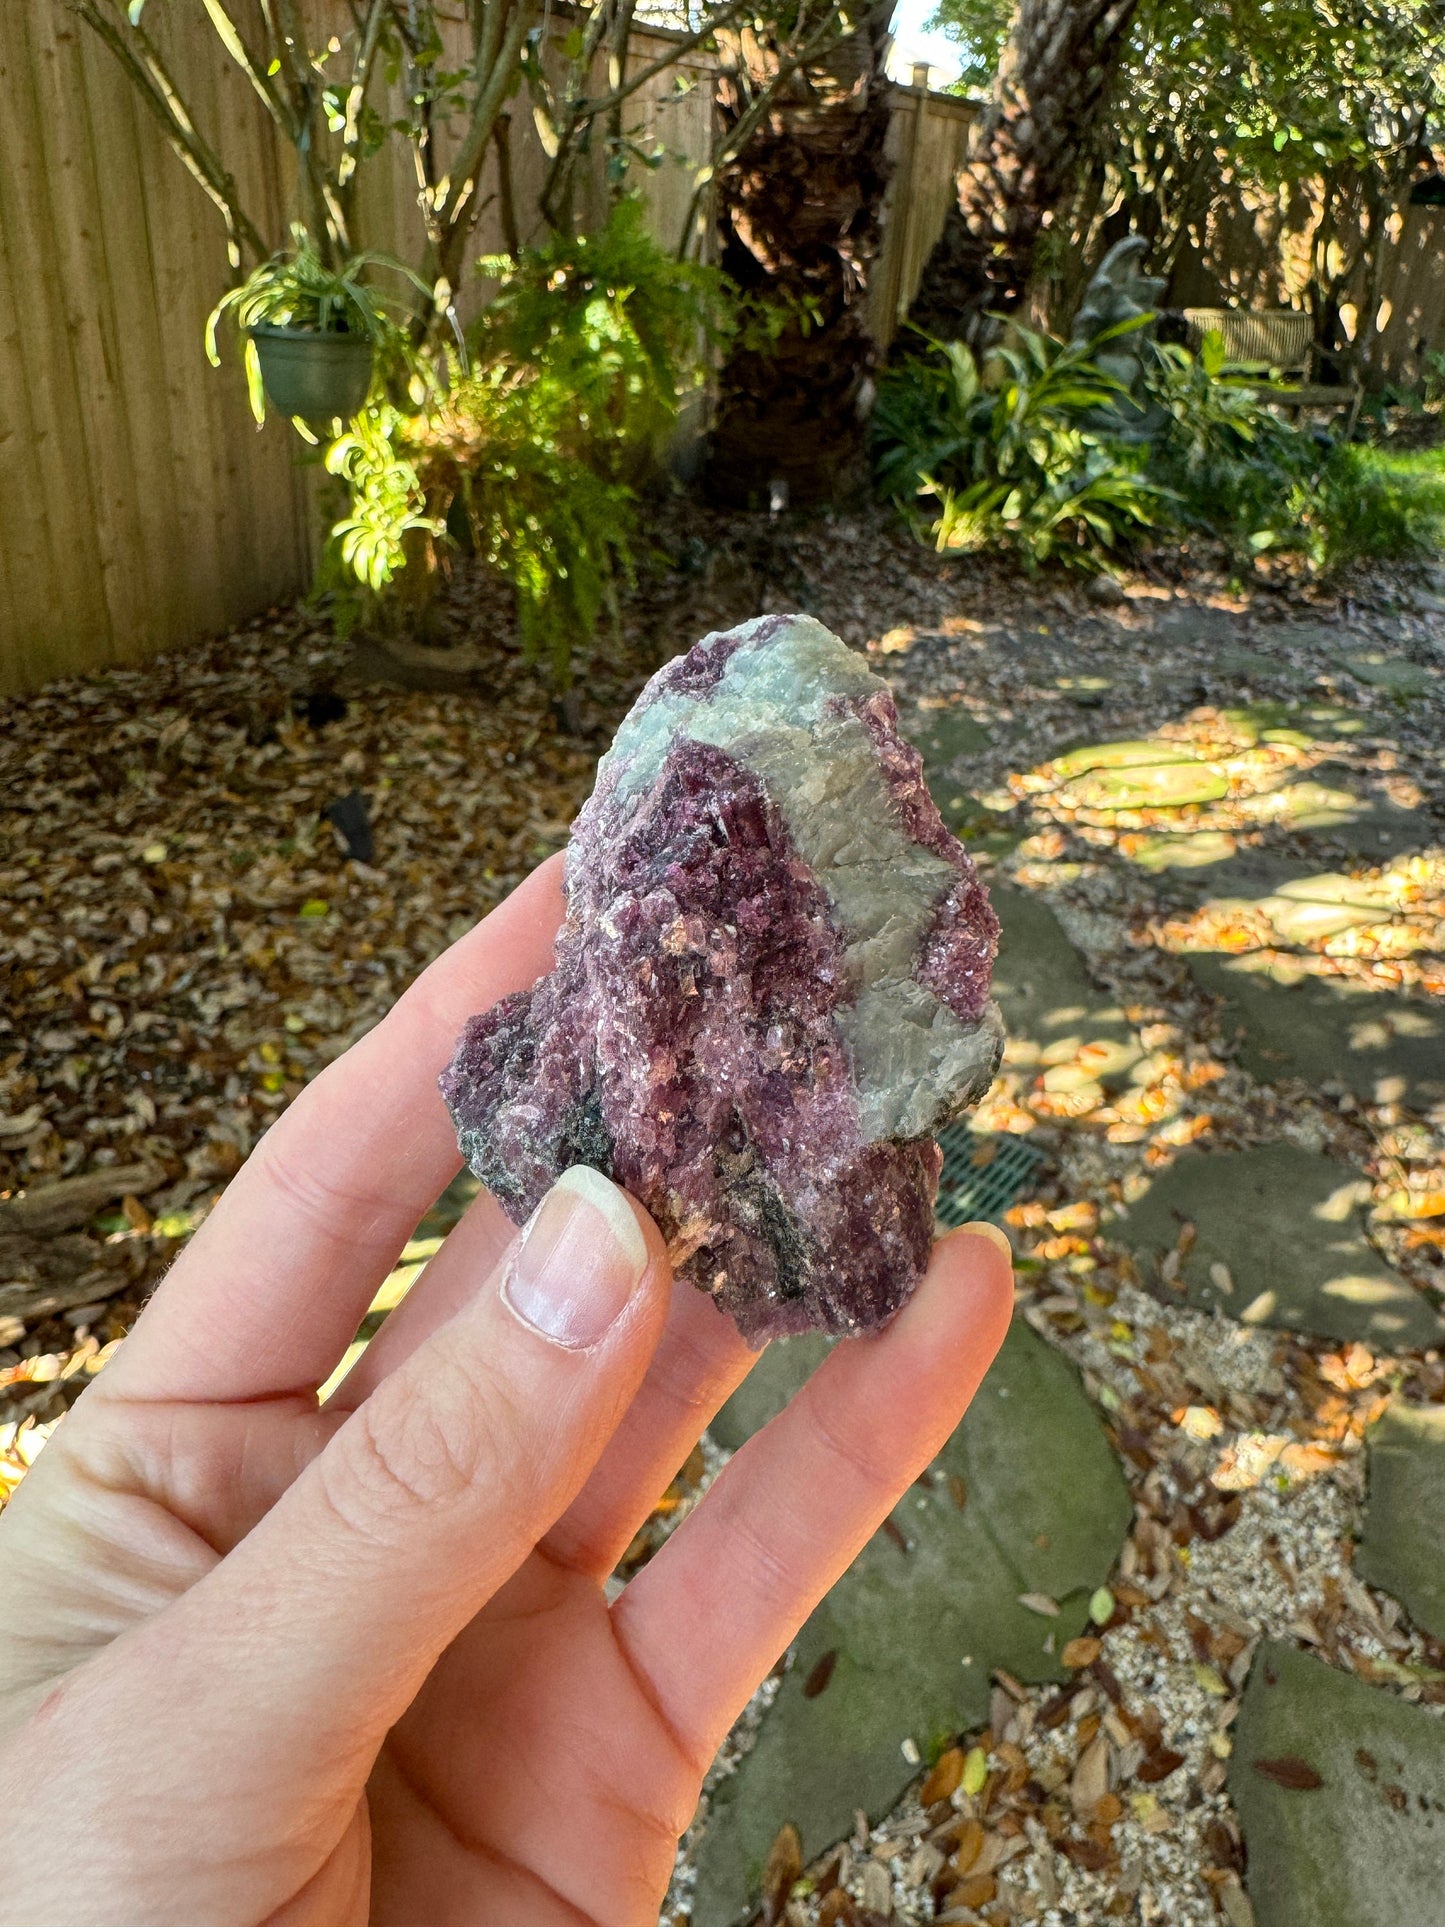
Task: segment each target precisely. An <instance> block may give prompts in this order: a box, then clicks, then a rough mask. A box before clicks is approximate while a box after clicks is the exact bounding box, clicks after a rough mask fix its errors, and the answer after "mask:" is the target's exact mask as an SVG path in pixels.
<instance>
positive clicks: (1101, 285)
mask: <svg viewBox="0 0 1445 1927" xmlns="http://www.w3.org/2000/svg"><path fill="white" fill-rule="evenodd" d="M1148 246H1149V243H1148V242H1147V241H1146V240H1145V238H1144V236H1143V235H1142V234H1130V235H1126V236H1125V238H1124V239H1123V240H1122V241H1117V242H1115V244H1114V246H1113V247H1112V248H1110V250H1109V252H1108V253H1107V254H1106V255H1105V256H1104V259H1103V260H1102V261H1101V262H1100V264H1099V267H1098V269H1097V270H1096V272H1095V274H1094V277H1093V279H1092V280H1091V281H1090V283H1089V285H1088V287H1087V288H1086V289H1085V291H1084V299H1083V301H1082V303H1081V304H1080V306H1079V312H1078V313H1077V314H1076V315H1075V316H1074V325H1073V327H1072V328H1071V329H1070V330H1069V341H1070V345H1071V346H1074V347H1086V346H1087V345H1088V343H1089V342H1091V341H1095V340H1097V339H1098V337H1099V336H1100V335H1101V334H1103V333H1105V332H1106V331H1107V330H1108V329H1110V328H1116V327H1118V326H1119V324H1120V323H1121V322H1125V321H1133V320H1135V319H1136V318H1137V317H1138V316H1140V315H1153V313H1154V312H1155V310H1156V309H1157V307H1158V305H1159V297H1160V295H1162V294H1163V292H1164V282H1163V281H1162V280H1159V279H1158V278H1156V277H1155V276H1154V275H1149V274H1144V273H1142V272H1141V271H1140V261H1141V259H1142V257H1143V255H1144V253H1145V252H1146V250H1147V248H1148ZM1153 335H1154V323H1153V321H1152V320H1151V321H1149V322H1147V323H1144V324H1143V325H1141V326H1139V327H1137V328H1134V329H1132V330H1131V331H1130V332H1129V333H1128V334H1122V335H1116V336H1115V337H1114V339H1113V340H1112V341H1109V342H1107V343H1106V344H1105V345H1104V347H1103V348H1102V349H1101V350H1100V352H1099V353H1098V354H1096V355H1095V356H1094V360H1095V361H1096V362H1097V363H1098V365H1099V367H1100V368H1102V369H1103V371H1104V373H1105V374H1106V375H1112V376H1113V378H1114V379H1115V381H1117V382H1118V383H1119V384H1120V385H1121V387H1122V388H1124V389H1126V390H1127V391H1128V394H1127V397H1126V396H1125V395H1122V394H1121V395H1120V396H1119V397H1118V398H1117V400H1115V401H1113V402H1111V403H1106V404H1105V405H1104V406H1103V407H1102V408H1099V409H1096V410H1095V411H1094V422H1095V426H1097V427H1100V428H1108V429H1109V430H1111V431H1112V432H1113V433H1115V434H1123V435H1128V436H1131V437H1139V438H1142V437H1144V436H1147V435H1151V434H1152V433H1153V432H1154V430H1155V428H1156V427H1157V426H1158V422H1159V419H1160V413H1159V410H1158V409H1157V408H1155V407H1154V406H1153V405H1152V404H1151V403H1150V402H1149V400H1148V398H1147V396H1146V394H1145V392H1144V364H1145V356H1146V355H1147V353H1148V351H1149V344H1150V342H1151V341H1152V339H1153Z"/></svg>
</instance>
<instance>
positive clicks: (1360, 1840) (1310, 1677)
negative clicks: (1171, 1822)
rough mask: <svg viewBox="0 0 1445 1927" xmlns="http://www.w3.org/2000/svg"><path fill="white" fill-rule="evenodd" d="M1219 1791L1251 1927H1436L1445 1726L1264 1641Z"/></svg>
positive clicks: (1442, 1892)
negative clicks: (1239, 1861)
mask: <svg viewBox="0 0 1445 1927" xmlns="http://www.w3.org/2000/svg"><path fill="white" fill-rule="evenodd" d="M1229 1792H1230V1795H1231V1797H1232V1799H1233V1801H1234V1804H1235V1807H1236V1809H1237V1811H1238V1813H1239V1816H1240V1820H1241V1823H1242V1825H1243V1828H1244V1838H1245V1845H1246V1847H1247V1848H1248V1853H1249V1864H1248V1869H1247V1872H1246V1875H1245V1886H1246V1889H1247V1891H1248V1894H1249V1898H1250V1900H1251V1902H1252V1903H1253V1906H1254V1912H1255V1918H1256V1921H1257V1923H1258V1927H1440V1924H1441V1921H1442V1920H1445V1723H1442V1721H1440V1720H1439V1719H1437V1718H1434V1717H1432V1715H1431V1714H1429V1713H1427V1712H1425V1711H1424V1710H1422V1709H1421V1708H1420V1707H1418V1706H1411V1705H1409V1704H1408V1703H1407V1702H1406V1701H1404V1700H1401V1699H1397V1698H1395V1697H1394V1695H1392V1694H1389V1693H1385V1692H1381V1691H1380V1690H1379V1689H1378V1688H1375V1687H1371V1686H1366V1685H1365V1684H1364V1683H1363V1681H1361V1680H1358V1679H1356V1678H1354V1676H1353V1675H1351V1674H1349V1673H1345V1672H1341V1671H1338V1670H1337V1669H1335V1668H1334V1667H1331V1666H1326V1665H1325V1664H1324V1663H1323V1662H1322V1661H1321V1660H1317V1659H1311V1658H1309V1657H1307V1656H1306V1655H1305V1654H1304V1653H1300V1652H1297V1651H1296V1650H1295V1649H1294V1648H1293V1647H1290V1646H1284V1645H1280V1644H1277V1643H1275V1642H1273V1641H1266V1643H1265V1644H1264V1645H1262V1646H1261V1647H1260V1649H1259V1653H1258V1655H1257V1657H1256V1659H1255V1662H1254V1665H1253V1667H1252V1669H1251V1671H1250V1676H1249V1685H1248V1687H1247V1689H1246V1691H1245V1695H1244V1704H1243V1706H1242V1708H1241V1710H1240V1715H1239V1720H1238V1723H1237V1725H1236V1727H1235V1734H1234V1752H1233V1755H1232V1757H1231V1760H1230V1767H1229Z"/></svg>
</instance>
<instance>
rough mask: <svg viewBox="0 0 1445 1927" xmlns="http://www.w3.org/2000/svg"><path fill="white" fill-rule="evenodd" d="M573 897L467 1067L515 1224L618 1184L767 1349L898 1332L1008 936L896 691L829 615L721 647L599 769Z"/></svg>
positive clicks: (672, 688)
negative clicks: (581, 1175) (953, 829)
mask: <svg viewBox="0 0 1445 1927" xmlns="http://www.w3.org/2000/svg"><path fill="white" fill-rule="evenodd" d="M566 889H567V916H566V920H565V922H564V923H563V926H562V929H561V931H560V933H559V935H558V938H557V948H556V968H555V969H554V970H553V972H552V974H551V975H550V976H548V977H544V978H542V979H541V980H540V981H539V982H538V983H537V984H535V985H534V986H533V988H532V989H531V990H529V991H522V992H519V993H517V994H516V995H514V996H511V997H506V998H504V999H503V1000H502V1001H501V1002H500V1003H499V1004H497V1005H496V1006H495V1007H494V1008H493V1009H491V1010H489V1011H487V1012H485V1013H484V1014H483V1015H482V1016H479V1017H474V1018H473V1019H472V1020H471V1022H470V1023H469V1024H468V1026H467V1028H466V1031H465V1033H464V1034H463V1036H462V1038H461V1041H460V1043H459V1044H458V1046H457V1051H456V1056H455V1058H454V1059H453V1061H452V1064H451V1066H450V1068H449V1069H448V1070H447V1071H446V1072H445V1073H444V1075H443V1077H442V1080H441V1083H442V1091H443V1094H444V1095H445V1097H446V1100H447V1103H448V1105H449V1106H450V1108H451V1112H452V1116H453V1119H454V1121H455V1123H456V1126H457V1132H458V1138H459V1141H460V1144H461V1149H462V1154H463V1156H464V1157H465V1158H466V1160H467V1162H468V1163H469V1164H470V1166H471V1168H472V1170H473V1171H474V1172H475V1173H476V1175H477V1176H478V1177H479V1178H480V1179H481V1181H482V1183H483V1184H485V1185H486V1186H487V1187H488V1189H490V1190H491V1191H492V1192H493V1193H494V1194H495V1196H496V1197H497V1198H498V1199H499V1200H500V1201H501V1203H502V1205H503V1206H504V1208H505V1209H506V1211H507V1212H508V1213H509V1215H510V1216H511V1217H512V1218H513V1219H514V1220H516V1221H517V1222H519V1223H520V1222H521V1221H523V1220H524V1219H525V1218H526V1217H527V1215H528V1213H529V1212H530V1211H531V1210H532V1209H533V1208H534V1206H535V1205H536V1204H537V1203H538V1201H539V1200H540V1199H541V1197H542V1196H543V1194H544V1192H545V1191H546V1190H547V1188H548V1187H549V1186H550V1185H551V1184H552V1182H553V1181H554V1180H555V1179H556V1177H557V1176H558V1175H559V1173H560V1172H562V1171H563V1170H565V1169H566V1168H567V1166H568V1165H570V1164H575V1163H585V1164H593V1165H596V1166H597V1167H598V1168H599V1169H601V1170H603V1171H606V1172H607V1173H608V1174H609V1176H611V1177H613V1178H615V1179H616V1180H617V1182H618V1183H619V1184H622V1185H625V1186H626V1188H627V1189H628V1190H629V1191H631V1192H632V1193H633V1194H634V1196H635V1197H637V1198H638V1199H640V1201H641V1202H642V1203H643V1204H644V1205H646V1207H647V1209H648V1210H649V1211H650V1212H651V1213H652V1215H653V1217H654V1218H655V1219H656V1221H657V1223H658V1225H659V1226H660V1227H661V1229H662V1231H663V1234H664V1235H665V1237H666V1238H667V1240H668V1244H669V1248H670V1250H671V1253H672V1257H673V1262H674V1264H675V1265H676V1267H677V1269H678V1271H679V1272H680V1273H681V1274H682V1275H683V1276H685V1277H687V1278H690V1279H691V1280H692V1281H693V1283H694V1284H696V1285H698V1286H700V1287H701V1289H703V1290H704V1291H708V1292H710V1293H711V1294H712V1296H713V1297H714V1299H715V1300H716V1301H717V1303H718V1304H719V1305H720V1306H722V1307H723V1308H724V1309H725V1310H726V1311H728V1312H730V1313H731V1314H732V1316H733V1318H734V1319H735V1320H736V1322H737V1326H738V1329H739V1330H740V1331H741V1332H742V1334H743V1336H744V1337H745V1338H746V1339H748V1340H749V1342H750V1343H753V1344H755V1345H758V1344H762V1343H764V1342H765V1341H766V1340H767V1339H769V1338H774V1337H779V1336H783V1335H786V1334H788V1333H792V1332H800V1331H804V1330H807V1329H809V1328H810V1327H821V1328H823V1329H825V1330H828V1331H834V1332H854V1331H860V1330H866V1329H869V1328H871V1327H873V1326H876V1325H879V1324H881V1323H882V1322H883V1321H884V1320H885V1319H887V1318H888V1317H890V1316H891V1315H892V1313H893V1312H895V1311H896V1310H897V1309H898V1307H899V1306H900V1305H901V1304H902V1303H903V1301H904V1300H905V1299H906V1298H907V1296H908V1295H909V1293H910V1292H911V1291H912V1289H913V1287H914V1286H915V1285H916V1284H917V1282H918V1280H919V1277H920V1276H921V1274H922V1270H923V1267H924V1265H925V1263H926V1262H927V1258H928V1250H929V1244H930V1241H931V1236H932V1229H933V1200H934V1196H935V1194H936V1191H937V1186H938V1172H939V1163H940V1158H939V1151H938V1147H937V1145H936V1144H935V1143H934V1142H933V1138H932V1136H931V1133H932V1132H933V1131H934V1129H935V1128H936V1127H937V1126H938V1125H939V1124H940V1123H942V1122H943V1121H944V1120H945V1119H947V1118H951V1117H953V1116H955V1115H957V1114H958V1113H959V1112H960V1111H961V1110H963V1109H964V1108H965V1107H966V1106H967V1105H968V1104H970V1103H972V1102H975V1101H976V1100H977V1099H978V1098H979V1097H980V1096H982V1094H983V1092H984V1091H985V1090H986V1089H987V1088H988V1085H989V1083H990V1082H991V1080H992V1078H993V1074H994V1071H995V1070H996V1068H997V1065H998V1058H999V1053H1000V1050H1001V1048H1002V1026H1001V1024H1000V1021H999V1016H998V1011H997V1007H996V1006H995V1005H993V1004H992V1003H990V1002H989V1000H988V984H989V974H990V970H991V968H992V964H993V958H994V953H995V950H996V947H997V940H998V923H997V920H996V919H995V917H994V914H993V911H992V910H991V909H990V908H989V904H988V900H987V898H986V896H985V895H984V892H983V888H982V886H981V885H980V883H979V881H978V878H977V876H976V875H975V872H974V868H973V864H972V863H971V862H970V860H969V858H968V857H967V856H966V855H965V853H964V851H963V848H962V846H961V845H960V844H959V843H958V842H957V841H956V840H955V838H954V837H952V836H951V835H950V834H949V832H948V830H947V829H946V828H945V826H944V823H943V820H942V818H941V817H940V816H939V814H938V811H937V809H936V808H935V806H934V803H933V799H932V798H931V797H930V796H929V794H928V790H927V788H926V786H925V784H924V781H923V774H922V766H921V763H920V760H919V757H918V755H917V752H916V751H915V750H913V749H912V748H910V747H909V745H908V744H907V743H906V742H904V741H903V739H902V738H901V737H900V736H899V734H898V731H897V712H896V710H895V709H894V705H893V699H892V696H891V695H890V694H889V692H888V689H887V688H886V686H885V685H884V684H883V683H881V682H879V681H878V680H877V679H876V678H875V677H874V676H872V675H871V674H870V673H869V671H868V669H867V667H866V666H865V664H864V663H863V661H862V660H861V659H860V657H859V656H857V655H856V654H855V653H854V652H853V651H851V650H850V649H848V648H846V647H845V646H844V645H843V644H842V643H841V642H840V641H839V640H838V639H837V637H836V636H833V635H831V634H830V633H829V632H828V630H826V629H825V628H824V627H823V626H822V624H821V623H819V622H815V621H814V620H813V619H812V618H811V617H808V616H762V617H760V618H758V619H757V620H756V621H754V622H747V623H744V624H743V625H742V626H741V627H740V628H737V629H731V630H728V631H727V632H726V633H724V634H721V635H711V636H707V637H705V638H704V639H703V640H702V641H701V642H700V643H698V644H697V646H696V648H694V649H692V650H691V651H689V653H688V654H687V655H685V656H682V657H679V658H678V659H677V660H676V661H674V662H672V663H669V664H668V666H667V667H666V668H665V669H662V670H660V671H659V672H658V674H657V675H655V676H654V677H653V678H652V680H651V682H650V683H648V685H647V687H646V688H645V689H644V690H643V692H642V694H641V696H640V697H639V698H638V700H637V703H636V704H635V706H634V707H633V709H632V711H631V713H630V714H629V715H628V716H627V718H626V719H625V721H624V722H623V724H622V727H621V729H620V730H619V731H618V733H617V738H616V741H615V742H614V743H613V745H612V748H611V750H610V752H609V753H608V754H607V755H606V756H604V757H603V759H602V762H601V764H600V766H599V768H598V774H597V785H596V788H595V789H594V790H593V793H592V796H591V797H590V799H589V800H588V802H587V804H586V805H585V806H584V808H583V809H582V811H581V813H580V814H579V816H578V818H577V821H576V823H575V824H574V826H573V831H572V841H571V846H570V848H569V850H568V853H567V864H566Z"/></svg>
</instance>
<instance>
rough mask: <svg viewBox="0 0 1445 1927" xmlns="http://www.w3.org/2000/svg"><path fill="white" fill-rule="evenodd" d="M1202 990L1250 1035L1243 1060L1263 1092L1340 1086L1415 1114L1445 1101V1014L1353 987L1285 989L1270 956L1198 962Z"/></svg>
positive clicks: (1305, 984) (1297, 985) (1339, 982)
mask: <svg viewBox="0 0 1445 1927" xmlns="http://www.w3.org/2000/svg"><path fill="white" fill-rule="evenodd" d="M1189 968H1190V970H1191V972H1192V973H1193V975H1194V978H1195V980H1196V982H1198V983H1199V984H1201V985H1202V986H1203V988H1204V989H1205V990H1207V991H1209V992H1210V994H1211V995H1212V996H1215V997H1219V998H1221V999H1222V1000H1223V1002H1224V1005H1225V1009H1224V1011H1223V1013H1222V1025H1223V1028H1224V1030H1225V1032H1226V1034H1228V1032H1229V1031H1231V1030H1242V1032H1243V1038H1242V1042H1241V1045H1240V1052H1239V1061H1240V1062H1241V1063H1242V1064H1243V1065H1244V1067H1245V1069H1246V1070H1247V1071H1248V1072H1249V1073H1250V1075H1251V1076H1252V1077H1257V1078H1258V1079H1259V1080H1260V1082H1261V1083H1265V1084H1274V1083H1278V1081H1279V1080H1280V1079H1281V1078H1282V1077H1302V1078H1304V1079H1305V1080H1306V1081H1307V1082H1309V1083H1311V1084H1325V1083H1331V1082H1334V1083H1339V1084H1343V1085H1344V1086H1345V1088H1346V1089H1347V1090H1351V1091H1354V1092H1355V1094H1356V1095H1357V1096H1359V1097H1364V1098H1368V1099H1370V1100H1371V1101H1372V1102H1389V1101H1398V1100H1399V1099H1403V1100H1404V1101H1405V1102H1407V1103H1409V1104H1410V1105H1411V1107H1412V1108H1413V1109H1415V1110H1428V1109H1429V1108H1430V1107H1431V1106H1432V1105H1435V1104H1439V1103H1441V1102H1442V1101H1445V1010H1442V1009H1441V1008H1440V1007H1439V1005H1437V1004H1431V1003H1426V1002H1424V1001H1423V1000H1416V999H1413V998H1406V997H1394V996H1389V995H1387V994H1385V993H1384V992H1383V991H1374V990H1370V989H1368V988H1367V987H1366V986H1365V985H1363V984H1358V983H1354V982H1352V981H1351V980H1349V979H1348V978H1340V977H1307V976H1301V977H1300V978H1299V980H1298V981H1297V982H1294V983H1288V982H1282V981H1280V978H1281V976H1282V975H1284V974H1286V973H1287V970H1288V967H1287V966H1280V965H1271V964H1269V963H1268V962H1267V961H1266V960H1265V959H1264V958H1263V957H1261V956H1254V955H1251V956H1244V957H1220V956H1212V955H1194V956H1191V957H1190V958H1189Z"/></svg>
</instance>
